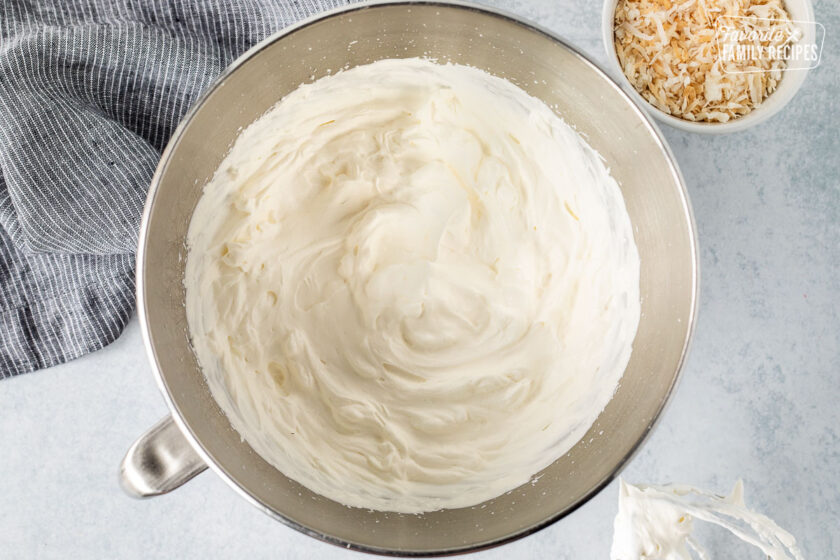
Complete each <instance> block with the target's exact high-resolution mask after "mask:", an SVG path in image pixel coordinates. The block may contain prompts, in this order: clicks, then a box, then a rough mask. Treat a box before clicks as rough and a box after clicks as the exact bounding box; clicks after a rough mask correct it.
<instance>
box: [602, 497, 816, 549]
mask: <svg viewBox="0 0 840 560" xmlns="http://www.w3.org/2000/svg"><path fill="white" fill-rule="evenodd" d="M694 519H699V520H701V521H706V522H708V523H713V524H715V525H719V526H720V527H723V528H725V529H727V530H728V531H730V532H731V533H732V534H734V535H735V536H737V537H738V538H740V539H741V540H743V541H744V542H746V543H749V544H751V545H753V546H755V547H757V548H759V549H760V550H761V551H762V552H763V553H764V554H765V555H766V557H767V558H769V559H770V560H791V559H793V560H803V558H802V553H801V552H800V551H799V549H798V548H797V547H796V539H794V538H793V535H791V534H790V533H788V532H787V531H785V530H784V529H782V528H781V527H779V526H778V525H776V523H774V522H773V520H772V519H770V518H769V517H767V516H765V515H762V514H760V513H756V512H755V511H753V510H751V509H748V508H747V506H746V505H745V504H744V485H743V483H742V482H741V481H740V480H739V481H738V483H737V484H736V485H735V488H734V489H733V490H732V493H731V494H729V496H718V495H716V494H712V493H711V492H707V491H705V490H699V489H697V488H692V487H691V486H683V485H667V486H634V485H632V484H627V483H626V482H624V480H621V481H620V488H619V494H618V515H616V517H615V534H614V536H613V544H612V552H611V553H610V559H611V560H693V559H694V558H695V556H693V555H692V551H693V552H694V553H696V554H697V557H698V558H700V560H709V555H708V553H706V551H705V550H704V549H703V547H702V546H700V544H699V543H698V542H697V541H696V540H695V539H694V538H693V536H692V532H693V530H694V526H693V520H694Z"/></svg>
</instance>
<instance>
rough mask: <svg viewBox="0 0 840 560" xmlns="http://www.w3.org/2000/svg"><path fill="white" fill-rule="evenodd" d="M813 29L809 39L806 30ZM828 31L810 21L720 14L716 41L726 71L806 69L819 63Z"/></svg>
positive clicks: (753, 71)
mask: <svg viewBox="0 0 840 560" xmlns="http://www.w3.org/2000/svg"><path fill="white" fill-rule="evenodd" d="M805 29H813V32H812V33H809V34H808V36H806V34H805V32H804V31H803V30H805ZM824 39H825V28H824V27H823V25H822V24H820V23H817V22H808V21H792V20H788V19H784V20H782V19H778V18H760V17H750V16H730V15H720V16H719V17H718V18H717V20H716V22H715V41H716V42H717V50H718V53H719V57H720V59H721V60H722V61H724V62H728V63H731V64H725V65H723V68H724V72H726V73H729V74H749V73H759V72H765V71H767V70H771V71H772V70H778V71H780V72H781V71H785V70H807V69H809V68H815V67H817V66H818V65H819V63H820V54H821V51H822V44H823V41H824Z"/></svg>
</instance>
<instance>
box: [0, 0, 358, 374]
mask: <svg viewBox="0 0 840 560" xmlns="http://www.w3.org/2000/svg"><path fill="white" fill-rule="evenodd" d="M344 3H346V0H273V1H272V0H49V1H48V0H2V2H0V378H2V377H9V376H12V375H16V374H19V373H23V372H28V371H32V370H36V369H40V368H44V367H48V366H51V365H54V364H58V363H62V362H65V361H67V360H70V359H73V358H76V357H78V356H81V355H83V354H85V353H87V352H91V351H93V350H96V349H99V348H101V347H103V346H105V345H106V344H108V343H110V342H111V341H113V340H114V339H115V338H117V336H119V334H120V332H121V331H122V329H123V327H124V326H125V324H126V322H127V321H128V319H129V317H130V315H131V311H132V308H133V306H134V276H133V275H134V250H135V245H136V242H137V229H138V225H139V221H140V214H141V211H142V207H143V202H144V199H145V196H146V189H147V185H148V184H149V180H150V179H151V176H152V173H153V171H154V168H155V166H156V165H157V161H158V158H159V156H160V152H161V150H162V149H163V147H164V145H165V144H166V142H167V140H168V139H169V136H170V134H171V133H172V131H173V129H174V128H175V126H176V125H177V123H178V121H179V120H180V118H181V117H182V116H183V115H184V113H185V112H186V111H187V109H188V108H189V106H190V104H192V103H193V102H194V101H195V99H196V98H197V97H198V95H199V94H200V92H201V91H202V90H203V89H204V88H205V87H207V86H208V84H210V82H211V81H212V80H213V78H214V77H215V76H217V75H218V74H219V73H220V72H221V71H222V69H223V68H224V67H225V66H227V65H228V64H229V63H230V62H231V61H232V60H233V59H234V58H235V57H236V56H237V55H239V54H241V53H242V52H243V51H245V50H246V49H248V48H249V47H250V46H252V45H253V44H254V43H256V42H257V41H259V40H261V39H262V38H264V37H265V36H267V35H268V34H270V33H272V32H273V31H275V30H277V29H280V28H282V27H284V26H286V25H288V24H290V23H292V22H294V21H296V20H298V19H300V18H303V17H305V16H308V15H310V14H313V13H315V12H318V11H321V10H323V9H326V8H331V7H335V6H337V5H340V4H344Z"/></svg>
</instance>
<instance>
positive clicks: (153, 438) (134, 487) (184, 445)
mask: <svg viewBox="0 0 840 560" xmlns="http://www.w3.org/2000/svg"><path fill="white" fill-rule="evenodd" d="M206 468H207V465H206V464H205V463H204V461H203V460H202V459H201V457H199V456H198V453H196V452H195V450H194V449H193V447H192V446H191V445H190V444H189V443H188V442H187V440H186V438H184V435H183V434H182V433H181V430H180V429H178V426H177V425H175V422H173V421H172V417H171V416H167V417H166V418H164V419H163V420H161V421H160V422H158V423H157V424H155V425H154V426H153V427H152V428H151V429H149V430H148V431H147V432H146V433H145V434H143V435H142V436H140V438H139V439H138V440H137V441H135V442H134V444H133V445H132V446H131V447H130V448H129V450H128V453H126V454H125V458H124V459H123V461H122V464H121V465H120V484H121V485H122V487H123V490H125V491H126V493H128V494H129V495H131V496H134V497H135V498H148V497H150V496H158V495H160V494H165V493H167V492H171V491H172V490H175V489H176V488H178V487H179V486H181V485H182V484H184V483H185V482H187V481H188V480H189V479H191V478H192V477H194V476H195V475H197V474H198V473H200V472H201V471H203V470H204V469H206Z"/></svg>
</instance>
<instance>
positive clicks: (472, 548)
mask: <svg viewBox="0 0 840 560" xmlns="http://www.w3.org/2000/svg"><path fill="white" fill-rule="evenodd" d="M379 6H409V7H410V6H439V7H441V8H459V9H464V10H469V11H475V12H481V13H483V14H486V15H490V16H494V17H497V18H501V19H504V20H507V21H509V22H511V23H514V24H516V25H520V26H523V27H525V28H527V29H529V30H531V31H533V32H536V33H538V34H540V35H543V36H545V37H546V38H548V39H549V40H551V41H553V42H554V43H557V44H559V45H560V46H562V47H563V48H565V49H567V50H568V51H569V52H570V53H571V54H572V55H574V56H575V57H577V58H578V59H580V60H581V61H582V62H584V64H586V65H587V66H588V67H589V68H590V69H592V70H593V71H595V72H596V73H597V74H598V75H600V77H601V78H602V79H603V80H604V81H605V82H606V83H607V84H609V85H610V86H611V87H612V88H613V89H614V90H615V91H616V92H618V94H619V95H621V96H622V97H623V98H624V100H625V101H626V102H628V103H629V105H630V107H632V108H633V110H634V111H635V112H636V115H637V116H638V117H639V118H640V119H641V120H642V122H643V123H645V125H647V128H648V131H649V132H650V133H651V134H652V136H653V138H654V139H655V141H656V144H657V146H658V147H659V149H660V150H661V151H662V153H663V154H664V155H665V158H666V160H667V163H668V167H669V168H670V171H671V175H672V176H673V178H674V179H675V180H676V183H677V187H678V191H679V192H678V194H679V198H680V201H681V205H682V209H683V213H684V215H685V218H686V221H687V227H688V230H689V237H690V253H691V254H690V262H691V266H692V277H691V293H690V297H691V305H690V310H689V315H688V318H687V324H688V330H687V332H686V337H685V340H684V343H683V347H682V350H681V353H680V359H679V361H678V363H677V368H676V371H675V373H674V376H673V378H672V381H671V384H670V386H669V388H668V391H667V393H666V394H665V396H664V398H663V400H662V403H661V405H660V406H659V410H658V411H657V413H656V414H655V415H654V417H653V418H651V420H650V422H649V423H648V425H647V427H646V429H645V431H644V433H643V434H642V436H641V437H640V438H639V439H638V441H636V443H635V444H634V445H633V446H632V448H631V449H630V450H629V451H628V452H627V453H626V454H625V455H624V457H622V459H621V460H620V461H619V462H618V463H617V464H616V465H615V467H614V468H613V469H612V471H611V473H610V474H609V475H607V476H606V477H605V478H604V479H603V480H602V481H600V482H599V483H598V484H596V485H594V486H593V487H592V488H591V489H589V490H588V491H587V492H586V493H585V494H584V495H583V496H582V497H580V498H579V499H578V500H577V501H576V502H575V503H573V504H572V505H570V506H569V507H567V508H565V509H564V510H563V511H558V512H557V513H555V514H553V515H551V516H549V517H547V518H546V519H544V520H543V521H541V522H539V523H536V524H535V525H532V526H530V527H527V528H525V529H521V530H518V531H514V532H512V533H511V534H508V535H505V536H503V537H499V538H494V539H491V540H488V541H486V542H482V543H478V544H469V545H464V546H457V547H451V548H446V549H440V550H422V551H420V550H397V549H391V548H384V547H377V546H370V545H363V544H356V543H352V542H348V541H345V540H343V539H341V538H338V537H334V536H332V535H329V534H327V533H323V532H320V531H318V530H315V529H311V528H309V527H307V526H305V525H302V524H300V523H298V522H296V521H294V520H292V519H288V518H286V517H285V516H284V515H282V514H281V513H279V512H277V511H275V510H273V509H272V508H271V507H269V506H267V505H265V504H264V503H262V502H261V501H260V500H259V499H258V498H257V497H255V496H254V495H252V494H251V493H250V492H249V491H248V489H246V488H245V487H244V486H243V485H241V484H240V482H239V481H238V480H236V478H235V477H233V476H232V475H230V474H229V473H227V472H226V471H225V470H224V469H223V468H222V467H221V466H220V465H219V464H217V462H216V461H215V459H214V458H213V456H212V455H211V454H210V453H209V452H208V451H207V450H206V449H205V447H204V445H203V443H202V442H201V441H200V440H199V438H198V437H197V436H196V435H195V433H194V432H193V430H192V428H191V427H190V426H189V425H188V423H187V421H186V420H185V419H184V417H183V415H182V413H181V411H180V409H179V408H178V405H177V404H176V402H175V400H174V398H173V396H172V393H171V392H170V390H169V387H168V385H167V382H166V380H165V378H164V375H163V372H162V369H163V368H162V367H161V364H160V363H159V362H158V358H157V353H156V352H155V348H154V344H153V342H152V339H151V333H150V329H149V321H148V310H147V305H146V297H145V284H146V283H145V279H144V272H145V270H144V268H145V267H144V265H143V263H144V260H145V257H146V244H147V241H148V237H149V229H150V228H149V222H150V219H151V214H152V210H153V208H154V206H155V198H156V195H157V191H158V189H159V187H160V183H161V179H162V177H163V175H164V174H165V172H166V169H167V167H168V165H169V163H170V161H171V157H172V154H173V153H174V151H175V149H176V146H177V145H178V143H179V141H180V139H181V136H182V135H183V133H184V131H185V130H186V129H187V127H188V126H189V124H190V123H191V122H192V121H193V119H194V118H195V116H196V114H197V113H198V111H199V110H200V108H201V107H202V106H203V105H204V104H205V103H206V101H207V100H208V99H209V98H210V97H211V96H212V95H213V93H214V92H215V91H216V90H217V89H218V88H219V87H220V86H221V85H222V84H224V83H225V81H226V80H228V79H229V78H231V76H232V75H233V74H234V73H235V72H236V70H237V69H238V68H239V67H240V66H241V65H243V64H244V63H245V62H246V61H248V60H250V59H251V58H253V57H254V56H256V55H257V54H258V53H260V52H261V51H262V50H264V49H265V48H267V47H268V46H269V45H271V44H273V43H274V42H276V41H278V40H280V39H281V38H283V37H285V36H287V35H291V34H292V33H294V32H296V31H299V30H301V29H304V28H306V27H308V26H310V25H313V24H315V23H317V22H320V21H322V20H325V19H328V18H331V17H334V16H337V15H340V14H348V13H353V12H358V11H361V10H366V9H369V8H376V7H379ZM699 280H700V278H699V262H698V258H697V227H696V224H695V221H694V214H693V211H692V208H691V203H690V201H689V198H688V192H687V189H686V186H685V181H684V179H683V177H682V173H681V172H680V169H679V167H678V166H677V164H676V159H675V158H674V155H673V153H672V152H671V149H670V147H669V146H668V144H667V142H666V141H665V139H664V136H663V135H662V133H661V131H660V130H659V128H658V126H657V125H656V124H655V123H654V122H653V120H652V118H651V117H650V116H649V115H648V114H647V113H646V112H645V111H644V110H643V109H641V108H640V107H639V106H638V104H636V103H635V102H634V100H633V99H632V98H631V97H630V96H629V95H627V93H626V92H625V91H624V90H623V89H622V88H621V86H620V85H619V84H618V83H617V82H616V81H615V80H613V79H612V78H611V77H610V76H609V75H608V74H607V73H606V72H605V71H604V70H603V69H601V68H600V67H599V66H598V65H597V64H596V63H595V62H594V61H592V60H590V58H589V57H588V56H586V55H585V54H583V53H582V52H581V51H579V50H578V49H577V48H575V47H574V46H572V45H571V44H570V43H569V42H568V41H566V40H565V39H563V38H562V37H561V36H560V35H558V34H556V33H554V32H552V31H549V30H548V29H546V28H544V27H542V26H540V25H538V24H536V23H533V22H530V21H528V20H526V19H524V18H522V17H520V16H517V15H514V14H511V13H509V12H507V11H505V10H500V9H498V8H494V7H489V6H483V5H479V4H475V3H473V2H465V1H461V0H454V1H448V0H447V1H441V0H373V1H366V2H360V3H355V4H350V5H348V6H341V7H338V8H334V9H330V10H327V11H324V12H319V13H317V14H314V15H312V16H309V17H307V18H304V19H302V20H300V21H299V22H297V23H295V24H292V25H290V26H288V27H285V28H283V29H281V30H279V31H277V32H275V33H273V34H271V35H270V36H268V37H266V38H265V39H263V40H262V41H260V42H259V43H257V44H255V45H254V46H253V47H251V48H250V49H248V50H247V51H245V52H244V53H243V54H242V55H240V56H239V57H238V58H237V59H236V60H234V61H233V62H232V63H231V64H230V65H229V66H228V67H227V68H225V70H223V71H222V73H221V74H220V75H219V76H218V77H217V78H216V79H215V80H214V81H213V82H212V83H211V84H210V85H209V86H208V87H207V89H206V90H205V91H204V92H203V93H202V94H201V95H200V96H199V98H198V99H197V100H196V101H195V102H194V103H193V104H192V106H191V107H190V109H189V110H188V111H187V113H186V114H185V115H184V117H183V118H182V119H181V121H180V123H179V124H178V126H177V127H176V128H175V130H174V132H173V133H172V136H171V138H170V140H169V142H168V143H167V145H166V147H165V149H164V150H163V152H162V154H161V158H160V161H159V163H158V166H157V168H156V170H155V173H154V175H153V176H152V180H151V183H150V186H149V192H148V194H147V198H146V203H145V206H144V209H143V215H142V219H141V223H140V229H139V236H138V248H137V257H136V295H137V316H138V320H139V323H140V330H141V333H142V337H143V344H144V346H145V349H146V354H147V356H148V358H149V361H150V362H151V365H152V371H153V373H154V376H155V379H156V382H157V385H158V388H159V389H160V392H161V394H162V395H163V398H164V400H165V402H166V405H167V407H168V408H169V411H170V413H171V415H172V418H173V420H174V422H175V424H176V425H177V426H178V427H179V429H180V430H181V432H182V433H183V435H184V437H185V438H186V440H187V442H188V443H189V444H190V445H191V446H192V447H193V448H194V449H195V451H196V453H198V455H199V456H200V457H201V459H202V460H203V461H204V462H205V463H206V464H207V466H208V467H210V468H211V469H212V470H213V471H214V472H215V473H216V474H217V475H218V476H219V477H221V479H222V480H224V481H225V483H227V484H228V485H229V486H230V487H231V488H233V489H234V490H235V491H236V492H237V493H238V494H239V495H240V496H242V497H243V498H244V499H245V500H246V501H248V502H249V503H251V504H252V505H253V506H255V507H256V508H258V509H260V510H261V511H263V512H264V513H266V514H267V515H269V516H270V517H271V518H272V519H275V520H277V521H279V522H280V523H282V524H284V525H286V526H288V527H291V528H293V529H295V530H297V531H299V532H301V533H303V534H305V535H308V536H310V537H314V538H316V539H318V540H320V541H323V542H326V543H329V544H333V545H336V546H339V547H341V548H346V549H350V550H355V551H358V552H365V553H372V554H378V555H383V556H402V557H411V558H421V557H434V556H451V555H456V554H465V553H469V552H477V551H481V550H486V549H489V548H494V547H496V546H501V545H503V544H507V543H510V542H512V541H515V540H518V539H520V538H523V537H526V536H528V535H531V534H534V533H536V532H537V531H540V530H541V529H544V528H546V527H548V526H549V525H552V524H554V523H556V522H557V521H559V520H560V519H562V518H563V517H566V516H567V515H569V514H571V513H573V512H574V511H576V510H577V509H578V508H579V507H581V506H582V505H583V504H585V503H586V502H588V501H589V500H590V499H592V498H593V497H594V496H595V495H597V494H598V493H600V492H601V491H602V490H603V489H604V488H606V487H607V486H608V485H609V484H610V483H611V482H612V481H613V480H615V478H616V477H618V475H619V474H620V473H621V471H622V470H623V469H624V468H625V467H626V466H627V465H628V464H629V462H630V461H631V460H632V459H633V457H634V456H635V455H636V453H638V451H639V449H640V448H641V447H642V445H643V444H644V443H645V441H647V439H648V438H649V437H650V434H651V432H652V431H653V429H654V428H655V427H656V425H657V424H658V423H659V420H660V418H661V417H662V414H663V412H664V410H665V408H666V407H667V406H668V404H669V403H670V401H671V397H672V396H673V393H674V389H675V387H676V385H677V383H678V382H679V379H680V377H681V374H682V370H683V367H684V365H685V361H686V357H687V355H688V351H689V348H690V345H691V342H692V339H693V336H694V330H695V323H696V316H697V305H698V297H697V294H698V289H699Z"/></svg>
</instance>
